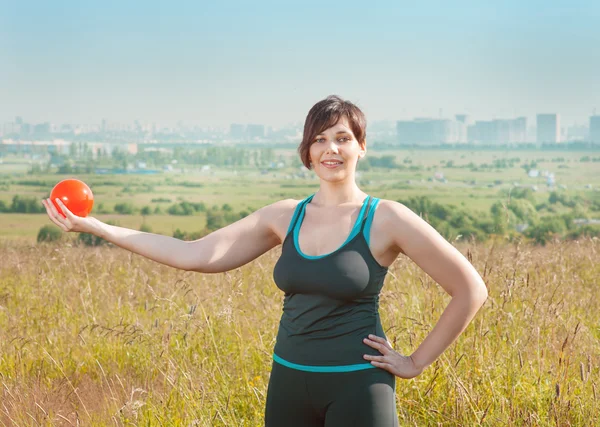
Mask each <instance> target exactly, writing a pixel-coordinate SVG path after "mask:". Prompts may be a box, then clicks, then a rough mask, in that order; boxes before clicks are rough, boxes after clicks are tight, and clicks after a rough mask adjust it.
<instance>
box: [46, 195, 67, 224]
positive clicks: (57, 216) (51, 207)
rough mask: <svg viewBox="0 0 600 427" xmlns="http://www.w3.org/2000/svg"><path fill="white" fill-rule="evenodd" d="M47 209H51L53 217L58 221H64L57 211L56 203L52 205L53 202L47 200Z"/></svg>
mask: <svg viewBox="0 0 600 427" xmlns="http://www.w3.org/2000/svg"><path fill="white" fill-rule="evenodd" d="M46 205H47V206H46V208H47V209H50V213H51V214H52V216H53V217H54V218H56V219H59V218H60V219H62V218H63V216H62V215H61V214H59V213H58V210H57V209H56V206H55V205H54V203H52V200H50V199H47V200H46Z"/></svg>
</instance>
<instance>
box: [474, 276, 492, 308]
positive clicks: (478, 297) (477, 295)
mask: <svg viewBox="0 0 600 427" xmlns="http://www.w3.org/2000/svg"><path fill="white" fill-rule="evenodd" d="M470 298H471V300H472V301H473V302H474V303H475V304H477V306H478V307H481V306H482V305H483V304H484V303H485V302H486V300H487V298H488V290H487V286H485V283H483V281H479V282H478V283H477V286H475V289H473V290H472V291H471V292H470Z"/></svg>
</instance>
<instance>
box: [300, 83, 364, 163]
mask: <svg viewBox="0 0 600 427" xmlns="http://www.w3.org/2000/svg"><path fill="white" fill-rule="evenodd" d="M342 117H346V118H347V119H348V122H350V129H351V130H352V133H353V134H354V136H355V137H356V140H357V141H358V143H359V144H360V145H361V146H364V144H365V138H366V136H367V120H366V119H365V115H364V114H363V112H362V111H361V110H360V108H358V107H357V106H356V105H354V104H353V103H351V102H350V101H345V100H343V99H342V98H340V97H339V96H337V95H330V96H328V97H327V98H325V99H323V100H321V101H319V102H317V103H316V104H315V105H313V107H312V108H311V109H310V111H309V112H308V115H307V116H306V120H305V121H304V134H303V135H302V142H301V143H300V146H298V153H299V154H300V159H301V160H302V163H304V166H306V167H307V168H308V169H311V165H310V155H309V150H310V146H311V145H312V144H313V142H314V139H315V136H317V135H318V134H320V133H321V132H323V131H324V130H325V129H329V128H330V127H332V126H335V124H336V123H337V122H338V121H339V120H340V119H341V118H342Z"/></svg>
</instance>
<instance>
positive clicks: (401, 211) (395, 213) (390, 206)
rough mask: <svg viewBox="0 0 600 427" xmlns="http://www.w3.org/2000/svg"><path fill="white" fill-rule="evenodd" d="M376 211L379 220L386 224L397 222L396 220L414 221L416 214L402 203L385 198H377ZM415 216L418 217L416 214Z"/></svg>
mask: <svg viewBox="0 0 600 427" xmlns="http://www.w3.org/2000/svg"><path fill="white" fill-rule="evenodd" d="M377 212H378V214H377V216H378V217H379V222H383V223H386V224H388V225H391V224H398V222H401V223H402V222H406V221H414V220H415V216H416V215H415V213H414V212H413V211H411V210H410V209H409V208H407V207H406V206H404V205H403V204H402V203H400V202H395V201H393V200H387V199H379V204H378V207H377ZM417 218H419V217H418V216H417ZM419 219H420V218H419Z"/></svg>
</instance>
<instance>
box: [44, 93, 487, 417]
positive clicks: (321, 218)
mask: <svg viewBox="0 0 600 427" xmlns="http://www.w3.org/2000/svg"><path fill="white" fill-rule="evenodd" d="M365 130H366V121H365V117H364V115H363V113H362V112H361V111H360V109H359V108H358V107H356V106H355V105H354V104H352V103H351V102H348V101H345V100H343V99H341V98H339V97H337V96H330V97H328V98H326V99H324V100H322V101H320V102H318V103H317V104H315V105H314V106H313V107H312V108H311V110H310V111H309V113H308V116H307V118H306V122H305V125H304V136H303V139H302V143H301V144H300V147H299V153H300V156H301V158H302V161H303V163H304V164H305V166H306V167H308V168H309V169H313V170H314V171H315V173H316V174H317V175H318V177H319V178H320V185H319V190H318V191H317V192H316V193H315V194H313V195H311V196H309V197H307V198H306V199H304V200H302V201H297V200H292V199H288V200H282V201H279V202H276V203H273V204H272V205H268V206H265V207H263V208H261V209H259V210H257V211H256V212H254V213H252V214H251V215H249V216H247V217H245V218H243V219H241V220H239V221H237V222H236V223H234V224H231V225H229V226H227V227H224V228H222V229H220V230H217V231H215V232H213V233H211V234H209V235H208V236H205V237H203V238H202V239H199V240H196V241H193V242H184V241H181V240H178V239H175V238H171V237H166V236H161V235H156V234H150V233H143V232H140V231H135V230H130V229H126V228H122V227H116V226H112V225H108V224H104V223H102V222H100V221H98V220H97V219H95V218H92V217H88V218H79V217H77V216H74V215H72V214H71V213H70V212H68V211H67V209H66V208H65V207H64V205H62V203H61V202H60V200H58V199H57V203H58V204H59V205H60V208H61V209H62V210H63V211H66V218H63V217H62V216H61V215H59V214H58V212H57V211H56V209H55V208H54V206H53V204H52V203H49V200H45V201H44V202H43V203H44V206H45V207H46V211H47V212H48V216H49V217H50V219H51V220H52V221H53V222H54V223H55V224H56V225H58V226H59V227H60V228H62V229H63V230H64V231H78V232H86V233H92V234H95V235H97V236H100V237H102V238H104V239H106V240H108V241H109V242H112V243H113V244H115V245H117V246H120V247H122V248H124V249H127V250H130V251H132V252H135V253H137V254H140V255H143V256H145V257H147V258H150V259H152V260H154V261H157V262H160V263H163V264H166V265H169V266H172V267H175V268H180V269H183V270H191V271H198V272H201V273H218V272H224V271H227V270H231V269H234V268H237V267H240V266H242V265H244V264H246V263H248V262H250V261H252V260H253V259H255V258H257V257H259V256H260V255H262V254H264V253H265V252H267V251H268V250H270V249H272V248H274V247H275V246H277V245H279V244H282V245H283V246H282V253H281V256H280V258H279V260H278V261H277V263H276V265H275V269H274V274H273V276H274V279H275V282H276V284H277V286H278V287H279V288H280V289H282V290H283V291H284V292H285V297H284V305H283V315H282V317H281V321H280V325H279V332H278V334H277V341H276V344H275V350H274V354H273V365H272V371H271V376H270V379H269V386H268V392H267V403H266V410H265V424H266V425H267V426H269V427H294V426H303V427H307V426H327V427H331V426H372V427H383V426H386V427H387V426H397V425H398V420H397V415H396V407H395V377H400V378H413V377H416V376H417V375H419V374H420V373H421V372H423V370H424V369H425V368H426V367H427V366H428V365H430V364H431V363H432V362H433V361H434V360H436V359H437V357H438V356H439V355H440V354H441V353H442V352H443V351H444V350H445V349H446V348H447V347H448V346H449V345H450V344H451V343H452V342H453V341H454V340H455V339H456V338H457V337H458V335H459V334H460V333H461V332H462V331H463V330H464V329H465V328H466V326H467V325H468V323H469V322H470V321H471V319H472V318H473V316H474V315H475V313H476V312H477V310H478V309H479V308H480V307H481V305H482V304H483V303H484V301H485V299H486V298H487V290H486V287H485V284H484V283H483V281H482V279H481V277H480V276H479V274H478V273H477V272H476V271H475V269H474V268H473V266H472V265H471V264H470V263H469V262H468V261H467V260H466V259H465V258H464V257H463V256H462V255H461V254H460V252H459V251H458V250H456V249H455V248H454V247H453V246H452V245H450V244H449V243H448V242H447V241H446V240H445V239H444V238H443V237H441V236H440V235H439V234H438V233H437V232H436V231H435V230H434V229H433V228H432V227H431V226H429V225H428V224H427V223H426V222H425V221H423V220H422V219H421V218H420V217H419V216H417V215H415V214H414V213H413V212H412V211H410V210H409V209H408V208H406V207H405V206H403V205H402V204H400V203H397V202H394V201H391V200H379V199H377V198H373V197H371V196H369V195H367V194H366V193H364V192H363V191H362V190H360V188H359V187H358V186H357V185H356V182H355V172H356V164H357V162H358V161H359V159H360V158H362V157H364V156H365V154H366V151H367V147H366V133H365ZM401 253H402V254H404V255H406V256H408V257H409V258H410V259H412V260H413V261H414V262H415V263H416V264H417V265H418V266H419V267H421V268H422V269H423V270H424V271H425V272H426V273H427V274H429V275H430V276H431V277H432V278H433V279H434V280H435V281H436V282H438V283H439V284H440V285H441V286H442V287H443V288H444V290H446V292H448V293H449V294H450V295H451V296H452V300H451V301H450V303H449V304H448V306H447V308H446V309H445V311H444V312H443V314H442V316H441V317H440V319H439V321H438V323H437V324H436V325H435V327H434V328H433V329H432V331H431V332H430V334H429V335H428V336H427V338H426V339H425V340H424V341H423V343H422V344H421V345H420V346H419V347H418V348H417V350H416V351H415V352H414V353H413V354H411V355H410V356H404V355H401V354H399V353H398V352H396V351H395V350H394V349H393V348H392V347H391V345H390V343H389V342H388V341H387V339H386V337H385V335H384V332H383V329H382V326H381V323H380V319H379V313H378V303H379V292H380V290H381V288H382V286H383V281H384V278H385V275H386V273H387V269H388V266H389V265H391V264H392V263H393V262H394V260H395V259H396V257H397V256H398V255H399V254H401Z"/></svg>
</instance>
